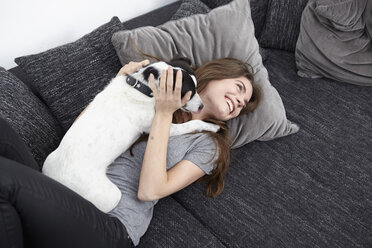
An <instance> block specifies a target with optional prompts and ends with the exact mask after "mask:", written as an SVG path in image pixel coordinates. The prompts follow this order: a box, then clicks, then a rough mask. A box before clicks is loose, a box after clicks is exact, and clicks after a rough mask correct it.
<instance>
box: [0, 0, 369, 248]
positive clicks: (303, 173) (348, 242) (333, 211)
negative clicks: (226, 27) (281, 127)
mask: <svg viewBox="0 0 372 248" xmlns="http://www.w3.org/2000/svg"><path fill="white" fill-rule="evenodd" d="M203 2H204V3H205V4H206V5H208V6H209V7H210V8H214V7H217V6H219V5H221V4H224V3H227V2H229V1H223V0H222V1H221V0H220V1H208V0H204V1H203ZM289 3H290V4H289ZM305 4H306V1H294V0H293V1H290V0H276V1H275V3H274V1H270V0H267V1H259V0H252V1H251V6H252V16H253V21H254V23H255V27H256V37H257V39H258V41H259V44H260V46H261V47H263V50H262V52H263V53H264V57H265V60H264V65H265V66H266V68H267V70H268V72H269V77H270V82H271V83H272V85H273V86H274V87H275V88H276V89H277V90H278V92H279V94H280V95H281V97H282V100H283V103H284V106H285V108H286V112H287V117H288V119H290V120H292V121H294V122H295V123H298V124H299V125H300V127H301V129H300V131H299V132H298V133H296V134H294V135H291V136H287V137H283V138H279V139H275V140H272V141H266V142H258V141H255V142H252V143H249V144H247V145H245V146H243V147H241V148H238V149H235V150H233V151H232V160H231V166H230V171H229V173H228V176H227V179H226V182H225V189H224V191H223V193H222V194H221V195H220V196H219V197H218V198H216V199H211V198H208V197H206V196H205V186H204V185H202V184H193V185H191V186H189V187H188V188H186V189H184V190H182V191H180V192H178V193H176V194H173V195H172V196H169V197H166V198H165V199H162V200H160V201H159V203H158V204H157V205H156V207H155V210H154V217H153V219H152V222H151V224H150V227H149V229H148V231H147V233H146V234H145V235H144V236H143V237H142V238H141V242H140V245H139V247H296V248H297V247H345V248H346V247H347V248H348V247H372V87H362V86H356V85H351V84H347V83H343V82H336V81H333V80H330V79H324V78H323V79H306V78H300V77H299V76H297V74H296V65H295V55H294V45H295V42H296V40H295V38H296V37H297V36H298V32H299V23H300V17H301V12H298V11H297V12H296V11H293V9H297V10H298V9H300V8H303V7H304V6H305ZM179 5H180V2H176V3H173V4H170V5H168V6H165V7H163V8H160V9H157V10H155V11H152V12H150V13H148V14H145V15H143V16H140V17H137V18H134V19H132V20H129V21H127V22H125V23H124V26H125V27H126V28H127V29H132V28H136V27H139V26H144V25H152V26H156V25H159V24H162V23H164V22H165V21H167V20H169V19H170V18H171V16H172V15H173V14H174V13H175V12H176V10H177V9H178V6H179ZM293 6H295V7H296V8H292V7H293ZM273 8H275V9H273ZM269 11H278V12H281V13H282V14H281V15H279V16H280V17H281V18H282V19H280V20H275V19H273V17H275V15H271V14H272V13H270V12H269ZM269 17H270V18H269ZM288 17H289V18H288ZM268 18H269V20H268ZM288 22H289V24H288ZM270 23H274V24H275V25H277V27H280V25H281V24H284V23H287V24H286V25H287V27H292V28H288V29H286V30H278V29H277V27H273V26H268V25H269V24H270ZM273 30H275V31H276V32H273ZM281 33H285V34H286V35H288V36H287V37H289V38H287V37H281V36H280V34H281ZM270 36H271V37H270ZM116 69H117V68H115V70H113V71H116ZM9 71H10V72H12V73H13V74H14V75H15V76H17V77H18V78H19V79H21V80H22V81H23V82H24V83H25V84H27V85H29V84H28V83H27V82H28V81H29V80H31V79H30V78H29V77H28V76H27V74H26V73H25V72H23V71H22V69H20V68H19V67H15V68H12V69H10V70H9ZM1 87H2V84H1V85H0V90H1ZM2 104H3V103H2ZM25 128H26V127H25ZM50 149H51V150H52V149H53V147H51V148H50Z"/></svg>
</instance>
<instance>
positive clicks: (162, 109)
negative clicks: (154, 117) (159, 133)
mask: <svg viewBox="0 0 372 248" xmlns="http://www.w3.org/2000/svg"><path fill="white" fill-rule="evenodd" d="M159 84H160V89H158V88H157V87H156V85H155V79H154V76H153V75H152V74H151V75H150V85H151V89H152V91H153V92H154V97H155V100H156V103H155V111H156V113H161V114H167V115H173V113H174V111H176V110H177V109H179V108H181V107H182V106H183V105H185V104H186V102H187V101H188V100H190V97H191V93H192V92H191V91H189V92H187V93H186V94H185V96H184V97H183V98H182V99H181V88H182V72H181V71H180V70H179V71H177V74H176V85H175V88H174V90H173V68H172V67H170V66H169V67H168V70H164V71H162V72H161V76H160V82H159Z"/></svg>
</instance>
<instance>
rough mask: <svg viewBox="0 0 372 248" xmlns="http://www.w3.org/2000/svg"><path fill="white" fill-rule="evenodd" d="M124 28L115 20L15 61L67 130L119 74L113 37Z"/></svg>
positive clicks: (118, 63)
mask: <svg viewBox="0 0 372 248" xmlns="http://www.w3.org/2000/svg"><path fill="white" fill-rule="evenodd" d="M121 28H122V24H121V22H120V20H119V19H118V18H117V17H114V18H112V19H111V21H110V22H108V23H106V24H104V25H102V26H100V27H99V28H97V29H95V30H94V31H92V32H91V33H89V34H87V35H85V36H83V37H82V38H80V39H78V40H77V41H75V42H71V43H68V44H65V45H63V46H59V47H56V48H53V49H50V50H47V51H45V52H42V53H39V54H35V55H29V56H23V57H19V58H16V59H15V61H16V63H17V64H18V65H19V66H20V67H21V68H22V70H23V71H24V72H26V73H27V74H28V75H29V76H30V78H31V79H32V84H33V86H34V87H33V88H35V89H37V91H38V92H39V93H40V96H41V97H42V98H43V100H44V101H45V102H46V104H47V105H48V107H49V108H50V109H51V112H52V113H53V114H54V115H55V117H56V118H57V120H58V121H59V122H60V123H61V125H62V127H63V130H64V131H67V129H68V128H69V127H70V126H71V124H72V122H73V121H74V119H75V118H76V117H77V116H78V115H79V113H80V112H81V111H82V110H83V109H84V107H86V106H87V105H88V103H89V102H90V101H91V100H92V99H93V98H94V96H95V95H96V94H97V93H98V92H99V91H101V90H102V89H103V87H104V86H105V85H106V84H108V83H109V81H110V79H111V78H112V77H114V76H115V75H116V73H117V72H118V71H119V69H120V62H119V60H118V59H117V56H116V54H115V50H114V48H113V47H112V45H111V43H110V37H111V36H112V34H113V33H114V32H115V31H118V30H120V29H121Z"/></svg>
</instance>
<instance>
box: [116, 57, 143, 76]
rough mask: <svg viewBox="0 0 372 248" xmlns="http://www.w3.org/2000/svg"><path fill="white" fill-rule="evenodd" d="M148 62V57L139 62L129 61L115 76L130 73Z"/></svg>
mask: <svg viewBox="0 0 372 248" xmlns="http://www.w3.org/2000/svg"><path fill="white" fill-rule="evenodd" d="M149 63H150V61H149V60H148V59H145V60H142V61H141V62H133V61H131V62H129V63H128V64H126V65H124V66H123V67H122V68H121V69H120V71H119V72H118V74H117V75H116V76H120V75H128V74H131V73H133V72H136V71H138V70H139V69H141V68H142V67H144V66H146V65H148V64H149Z"/></svg>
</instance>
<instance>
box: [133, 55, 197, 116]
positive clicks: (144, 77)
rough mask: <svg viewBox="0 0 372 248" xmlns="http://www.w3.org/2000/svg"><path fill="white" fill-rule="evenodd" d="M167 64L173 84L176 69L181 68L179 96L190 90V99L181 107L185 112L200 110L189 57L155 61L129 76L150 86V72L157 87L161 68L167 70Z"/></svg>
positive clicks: (195, 82)
mask: <svg viewBox="0 0 372 248" xmlns="http://www.w3.org/2000/svg"><path fill="white" fill-rule="evenodd" d="M168 66H172V67H173V76H174V80H173V82H174V84H175V83H176V73H177V71H178V70H181V72H182V89H181V97H183V96H184V95H185V94H186V93H187V92H188V91H191V92H192V94H191V98H190V100H189V101H188V102H187V103H186V104H185V105H184V106H182V108H181V109H182V110H183V111H186V112H188V111H190V112H200V111H201V109H202V108H203V103H202V101H201V99H200V96H199V95H198V93H197V92H196V85H197V81H196V77H195V74H194V71H193V70H192V69H191V62H190V60H189V59H187V58H185V57H181V56H177V57H175V58H173V59H172V60H171V61H169V62H167V63H166V62H162V61H161V62H155V63H152V64H149V65H147V66H145V67H143V68H141V69H140V70H138V71H137V72H135V73H133V74H132V75H131V76H132V77H134V78H136V79H138V80H140V81H141V82H143V83H145V84H147V85H148V86H149V87H150V82H149V78H150V74H153V75H154V78H155V84H156V85H157V86H158V87H159V80H160V75H161V72H162V71H163V70H167V69H168Z"/></svg>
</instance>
